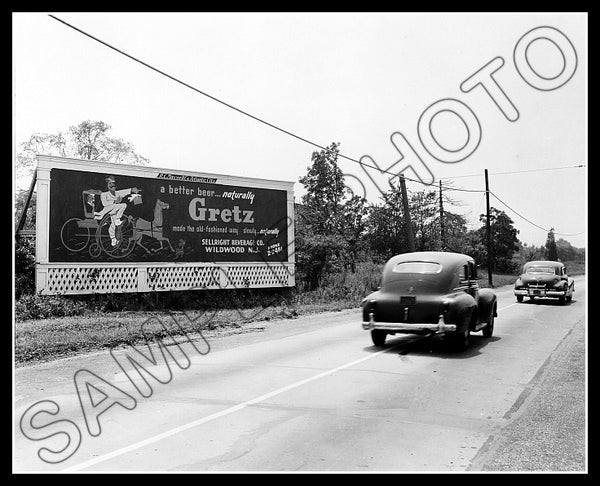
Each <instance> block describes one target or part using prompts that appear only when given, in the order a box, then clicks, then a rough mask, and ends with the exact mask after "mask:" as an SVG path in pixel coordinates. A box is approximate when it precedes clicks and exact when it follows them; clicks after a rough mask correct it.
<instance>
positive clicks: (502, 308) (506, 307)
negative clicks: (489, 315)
mask: <svg viewBox="0 0 600 486" xmlns="http://www.w3.org/2000/svg"><path fill="white" fill-rule="evenodd" d="M517 304H518V302H515V303H513V304H510V305H507V306H505V307H501V308H500V309H498V310H497V311H496V312H500V311H503V310H505V309H508V308H509V307H512V306H513V305H517Z"/></svg>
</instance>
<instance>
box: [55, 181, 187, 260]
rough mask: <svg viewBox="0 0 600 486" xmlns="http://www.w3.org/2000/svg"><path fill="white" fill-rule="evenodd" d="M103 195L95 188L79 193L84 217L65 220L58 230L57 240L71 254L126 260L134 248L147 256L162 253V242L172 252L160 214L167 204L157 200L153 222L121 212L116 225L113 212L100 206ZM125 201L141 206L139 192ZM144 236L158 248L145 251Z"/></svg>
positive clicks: (166, 207) (167, 207)
mask: <svg viewBox="0 0 600 486" xmlns="http://www.w3.org/2000/svg"><path fill="white" fill-rule="evenodd" d="M102 192H103V191H101V190H98V189H86V190H84V191H82V193H81V198H82V206H83V218H77V217H74V218H70V219H68V220H67V221H65V223H64V224H63V225H62V228H61V231H60V240H61V242H62V244H63V246H64V247H65V248H66V249H67V250H69V251H71V252H73V253H79V252H82V251H84V250H87V251H88V253H89V254H90V256H91V257H92V258H98V257H100V255H102V254H104V255H107V256H109V257H111V258H125V257H127V256H128V255H130V254H131V253H132V252H133V251H134V249H135V248H136V246H139V247H141V248H142V249H144V250H145V251H146V253H155V252H158V251H161V250H162V249H163V248H164V245H163V243H164V242H166V244H167V246H168V247H169V249H170V250H171V251H172V252H174V251H175V250H174V249H173V246H172V245H171V242H170V241H169V239H168V238H167V237H165V236H164V235H163V216H162V212H163V210H165V209H169V204H168V203H166V202H164V201H162V200H160V199H157V200H156V203H155V205H154V219H153V220H152V221H147V220H145V219H143V218H134V217H133V216H131V215H128V214H127V213H126V212H123V215H122V217H121V218H118V222H117V224H115V214H114V212H112V211H110V210H108V211H107V208H103V207H102V203H101V202H100V195H101V194H102ZM126 199H127V200H128V202H131V203H133V204H141V202H142V196H141V190H140V191H139V193H137V194H130V195H128V196H126ZM125 211H126V210H125ZM144 236H146V237H150V238H153V239H155V240H157V241H158V242H159V243H160V248H158V249H149V248H147V247H146V246H145V245H144V244H143V237H144Z"/></svg>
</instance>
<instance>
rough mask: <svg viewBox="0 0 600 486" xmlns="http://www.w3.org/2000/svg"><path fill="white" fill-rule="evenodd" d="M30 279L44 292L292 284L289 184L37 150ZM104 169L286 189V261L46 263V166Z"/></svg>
mask: <svg viewBox="0 0 600 486" xmlns="http://www.w3.org/2000/svg"><path fill="white" fill-rule="evenodd" d="M36 159H37V168H36V178H37V182H36V185H37V201H36V233H35V234H36V242H35V254H36V264H35V268H36V269H35V284H36V292H37V293H40V294H43V295H57V294H60V295H79V294H96V293H136V292H154V291H173V290H212V289H236V288H271V287H280V288H281V287H293V286H295V276H294V275H295V247H294V183H293V182H290V181H277V180H269V179H257V178H249V177H240V176H230V175H223V174H214V173H205V172H191V171H183V170H174V169H168V168H163V167H153V166H134V165H125V164H116V163H112V162H105V161H97V160H83V159H73V158H65V157H57V156H48V155H38V156H36ZM51 169H67V170H74V171H83V172H106V173H111V174H114V175H115V176H119V175H124V176H132V177H142V178H143V177H146V178H152V179H156V177H157V176H156V174H157V173H165V174H171V175H176V176H182V177H188V176H189V177H191V178H206V179H216V181H217V182H215V184H222V185H239V186H244V187H248V188H256V189H274V190H281V191H285V192H286V194H287V198H286V200H287V210H286V211H287V212H286V214H287V221H288V224H287V244H288V248H287V261H284V262H267V261H264V260H263V261H255V262H239V261H238V262H232V261H224V262H218V263H215V262H143V263H142V262H97V263H94V262H50V261H49V256H50V247H49V244H50V241H49V234H50V182H51V179H50V176H51V174H50V171H51Z"/></svg>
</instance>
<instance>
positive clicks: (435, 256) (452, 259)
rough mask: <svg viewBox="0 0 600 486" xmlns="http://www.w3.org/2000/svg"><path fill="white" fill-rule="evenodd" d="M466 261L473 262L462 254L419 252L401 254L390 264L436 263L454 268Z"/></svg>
mask: <svg viewBox="0 0 600 486" xmlns="http://www.w3.org/2000/svg"><path fill="white" fill-rule="evenodd" d="M465 260H471V261H472V260H473V258H472V257H470V256H469V255H463V254H462V253H452V252H448V251H417V252H410V253H401V254H400V255H396V256H394V257H392V258H390V259H389V260H388V264H392V265H395V264H397V263H402V262H415V261H417V262H436V263H440V264H441V265H446V266H452V265H459V264H461V263H462V262H464V261H465Z"/></svg>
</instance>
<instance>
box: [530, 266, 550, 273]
mask: <svg viewBox="0 0 600 486" xmlns="http://www.w3.org/2000/svg"><path fill="white" fill-rule="evenodd" d="M527 273H551V274H553V275H554V268H552V267H529V268H528V269H527Z"/></svg>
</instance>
